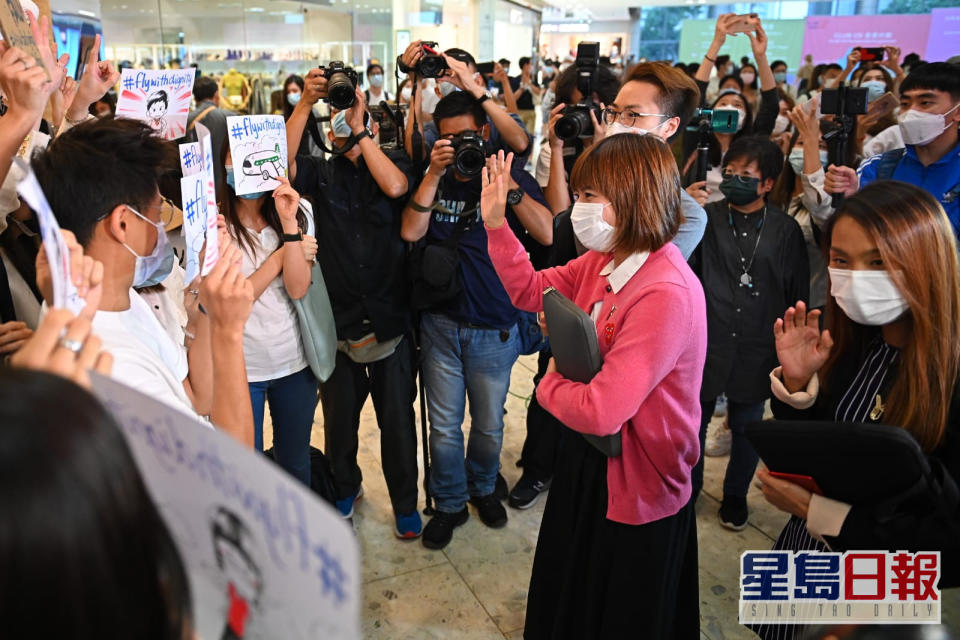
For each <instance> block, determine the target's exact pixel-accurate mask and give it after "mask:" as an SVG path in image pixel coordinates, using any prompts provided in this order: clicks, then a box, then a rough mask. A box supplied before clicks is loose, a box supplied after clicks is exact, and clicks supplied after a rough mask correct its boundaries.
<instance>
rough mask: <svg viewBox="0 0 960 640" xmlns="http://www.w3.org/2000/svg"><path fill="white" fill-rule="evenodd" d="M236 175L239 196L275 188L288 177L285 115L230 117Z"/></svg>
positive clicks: (228, 119)
mask: <svg viewBox="0 0 960 640" xmlns="http://www.w3.org/2000/svg"><path fill="white" fill-rule="evenodd" d="M227 135H228V136H229V137H230V155H231V156H232V157H233V178H234V182H235V184H236V192H237V195H238V196H243V195H247V194H248V193H257V192H261V191H273V190H274V189H276V188H277V187H279V186H280V182H279V181H278V180H277V178H278V177H284V178H286V177H287V129H286V125H285V124H284V122H283V116H230V117H229V118H227Z"/></svg>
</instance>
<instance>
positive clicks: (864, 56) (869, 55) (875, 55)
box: [854, 47, 886, 62]
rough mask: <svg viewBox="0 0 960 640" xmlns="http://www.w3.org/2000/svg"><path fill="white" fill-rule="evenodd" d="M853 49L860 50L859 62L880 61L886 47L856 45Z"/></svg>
mask: <svg viewBox="0 0 960 640" xmlns="http://www.w3.org/2000/svg"><path fill="white" fill-rule="evenodd" d="M854 51H859V52H860V62H880V61H881V60H883V54H884V53H885V52H886V49H884V48H883V47H856V48H854Z"/></svg>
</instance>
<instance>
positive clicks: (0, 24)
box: [0, 0, 50, 80]
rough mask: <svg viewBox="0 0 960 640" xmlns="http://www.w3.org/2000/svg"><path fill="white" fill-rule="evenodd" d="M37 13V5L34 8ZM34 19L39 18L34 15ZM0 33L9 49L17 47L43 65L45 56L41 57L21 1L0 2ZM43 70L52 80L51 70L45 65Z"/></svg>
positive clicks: (7, 0) (4, 0) (5, 0)
mask: <svg viewBox="0 0 960 640" xmlns="http://www.w3.org/2000/svg"><path fill="white" fill-rule="evenodd" d="M33 9H34V11H36V5H34V7H33ZM33 17H34V18H38V17H39V16H38V15H37V14H36V13H34V14H33ZM0 32H2V33H3V40H4V42H6V43H7V46H9V47H17V48H18V49H21V50H22V51H23V52H24V53H26V54H27V55H30V56H33V59H34V60H36V61H37V64H40V65H43V56H41V55H40V49H38V48H37V43H36V41H35V40H34V39H33V32H31V31H30V22H29V21H28V20H27V14H26V12H25V11H24V10H23V6H22V5H21V4H20V0H0ZM43 70H44V71H46V72H47V79H48V80H49V79H50V70H49V69H47V67H46V65H44V67H43Z"/></svg>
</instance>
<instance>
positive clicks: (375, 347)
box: [287, 76, 422, 538]
mask: <svg viewBox="0 0 960 640" xmlns="http://www.w3.org/2000/svg"><path fill="white" fill-rule="evenodd" d="M308 78H309V76H308ZM320 84H321V83H316V85H320ZM307 85H308V88H307V91H306V92H305V95H304V97H303V98H302V99H301V101H300V104H298V105H297V109H296V110H294V113H293V116H292V117H291V118H290V121H289V122H288V123H287V145H288V149H291V150H293V149H296V148H297V144H298V143H299V136H300V134H301V132H302V130H303V127H302V126H301V125H300V124H299V123H298V122H297V120H298V119H300V120H303V119H305V118H306V114H307V113H309V110H310V108H311V106H312V105H313V103H315V102H316V101H317V100H318V99H319V98H320V97H321V95H320V91H319V90H318V89H317V88H316V86H314V87H311V86H310V81H309V79H308V82H307ZM365 109H366V103H365V101H364V94H363V92H361V91H360V90H357V91H356V102H354V104H353V106H352V107H351V108H350V109H348V110H346V111H341V112H339V113H337V114H336V116H334V118H333V121H332V125H333V126H332V131H331V132H330V138H331V142H332V143H333V145H334V146H335V147H336V148H337V149H343V148H345V147H347V145H349V144H350V143H351V142H355V144H353V146H352V147H350V149H349V150H347V151H346V152H345V153H343V154H342V155H337V156H334V157H333V158H331V159H329V160H326V159H323V158H319V157H316V156H297V157H291V158H290V176H291V180H292V181H293V184H294V185H295V188H296V189H298V190H299V191H300V192H301V193H304V194H307V195H309V196H311V198H312V199H313V201H314V203H315V204H314V210H315V221H316V229H317V233H316V236H317V242H318V245H319V246H318V249H319V250H318V252H317V259H318V261H319V262H320V267H321V269H322V271H323V275H324V281H325V283H326V285H327V293H328V294H329V296H330V304H331V306H332V307H333V315H334V319H335V320H336V324H337V338H338V340H339V341H340V342H341V352H339V353H337V362H336V368H335V369H334V371H333V374H332V375H331V376H330V378H329V379H327V381H326V382H322V383H320V395H321V399H322V404H323V416H324V425H325V426H324V434H325V438H326V442H325V453H326V455H327V457H328V458H329V459H330V464H331V466H332V468H333V475H334V480H335V482H336V490H337V508H338V509H340V512H341V513H342V514H343V515H344V516H345V517H349V516H351V515H352V513H353V506H354V502H355V501H356V499H357V498H359V497H360V496H361V495H362V492H363V491H362V486H361V481H362V474H361V471H360V467H359V466H358V465H357V447H358V441H357V432H358V429H359V428H360V410H361V409H362V407H363V403H364V402H365V401H366V398H367V394H368V393H369V394H370V395H371V396H373V403H374V406H375V407H376V409H377V422H378V425H379V427H380V438H381V448H382V451H383V471H384V476H385V478H386V481H387V488H388V489H389V492H390V500H391V503H392V505H393V511H394V517H395V523H396V529H395V533H396V535H397V537H399V538H415V537H417V536H418V535H420V532H421V529H422V525H421V522H420V516H419V514H418V513H417V476H418V473H417V458H416V455H417V436H416V429H415V426H414V415H413V400H414V396H415V395H416V387H415V384H414V375H415V371H414V366H413V348H412V346H411V343H410V338H409V336H408V334H409V332H410V329H411V321H410V312H409V308H408V301H407V296H406V292H405V286H404V283H403V281H402V277H403V273H404V267H403V265H404V257H405V253H406V247H405V246H404V244H403V241H402V240H401V239H400V211H401V208H402V205H403V201H402V200H401V198H403V197H404V196H406V195H407V191H408V188H409V185H410V184H411V183H412V182H413V179H414V177H413V176H412V174H411V173H410V171H411V163H410V159H409V158H408V157H407V155H406V153H404V152H403V151H388V152H384V151H383V150H381V149H380V147H379V146H377V145H376V144H375V143H374V142H373V140H372V139H371V136H370V132H369V131H368V130H367V129H366V128H364V124H363V121H364V115H365V113H366V111H365ZM388 153H389V155H387V154H388Z"/></svg>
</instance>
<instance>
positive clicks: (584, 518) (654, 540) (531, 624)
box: [523, 429, 700, 640]
mask: <svg viewBox="0 0 960 640" xmlns="http://www.w3.org/2000/svg"><path fill="white" fill-rule="evenodd" d="M606 512H607V459H606V457H604V455H603V454H602V453H600V452H599V451H597V450H596V449H594V448H593V447H591V446H590V445H589V444H587V442H586V440H584V439H583V438H582V437H581V436H580V435H579V434H577V433H575V432H573V431H570V430H567V429H564V430H563V435H562V436H561V441H560V446H559V451H558V460H557V467H556V473H555V475H554V480H553V485H552V486H551V488H550V493H549V494H548V498H547V505H546V508H545V510H544V514H543V521H542V524H541V526H540V536H539V539H538V540H537V550H536V555H535V556H534V561H533V574H532V576H531V578H530V591H529V593H528V598H527V615H526V627H525V629H524V634H523V637H524V638H525V639H526V640H548V639H549V640H561V639H566V638H570V639H571V640H573V639H576V640H583V639H585V638H649V639H651V640H656V639H658V638H691V639H699V638H700V630H699V627H700V615H699V594H698V591H697V586H698V585H697V575H696V571H695V570H694V571H692V572H691V571H684V570H683V569H684V561H685V559H686V558H688V555H689V554H691V553H692V554H693V557H694V561H693V566H694V567H695V566H696V560H695V558H696V549H697V547H696V545H697V538H696V522H695V518H694V512H693V509H692V506H691V505H689V504H688V505H686V506H685V507H684V508H683V509H681V510H680V511H679V512H678V513H676V514H674V515H672V516H668V517H666V518H663V519H661V520H657V521H654V522H649V523H647V524H643V525H626V524H622V523H618V522H613V521H611V520H607V518H606Z"/></svg>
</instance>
